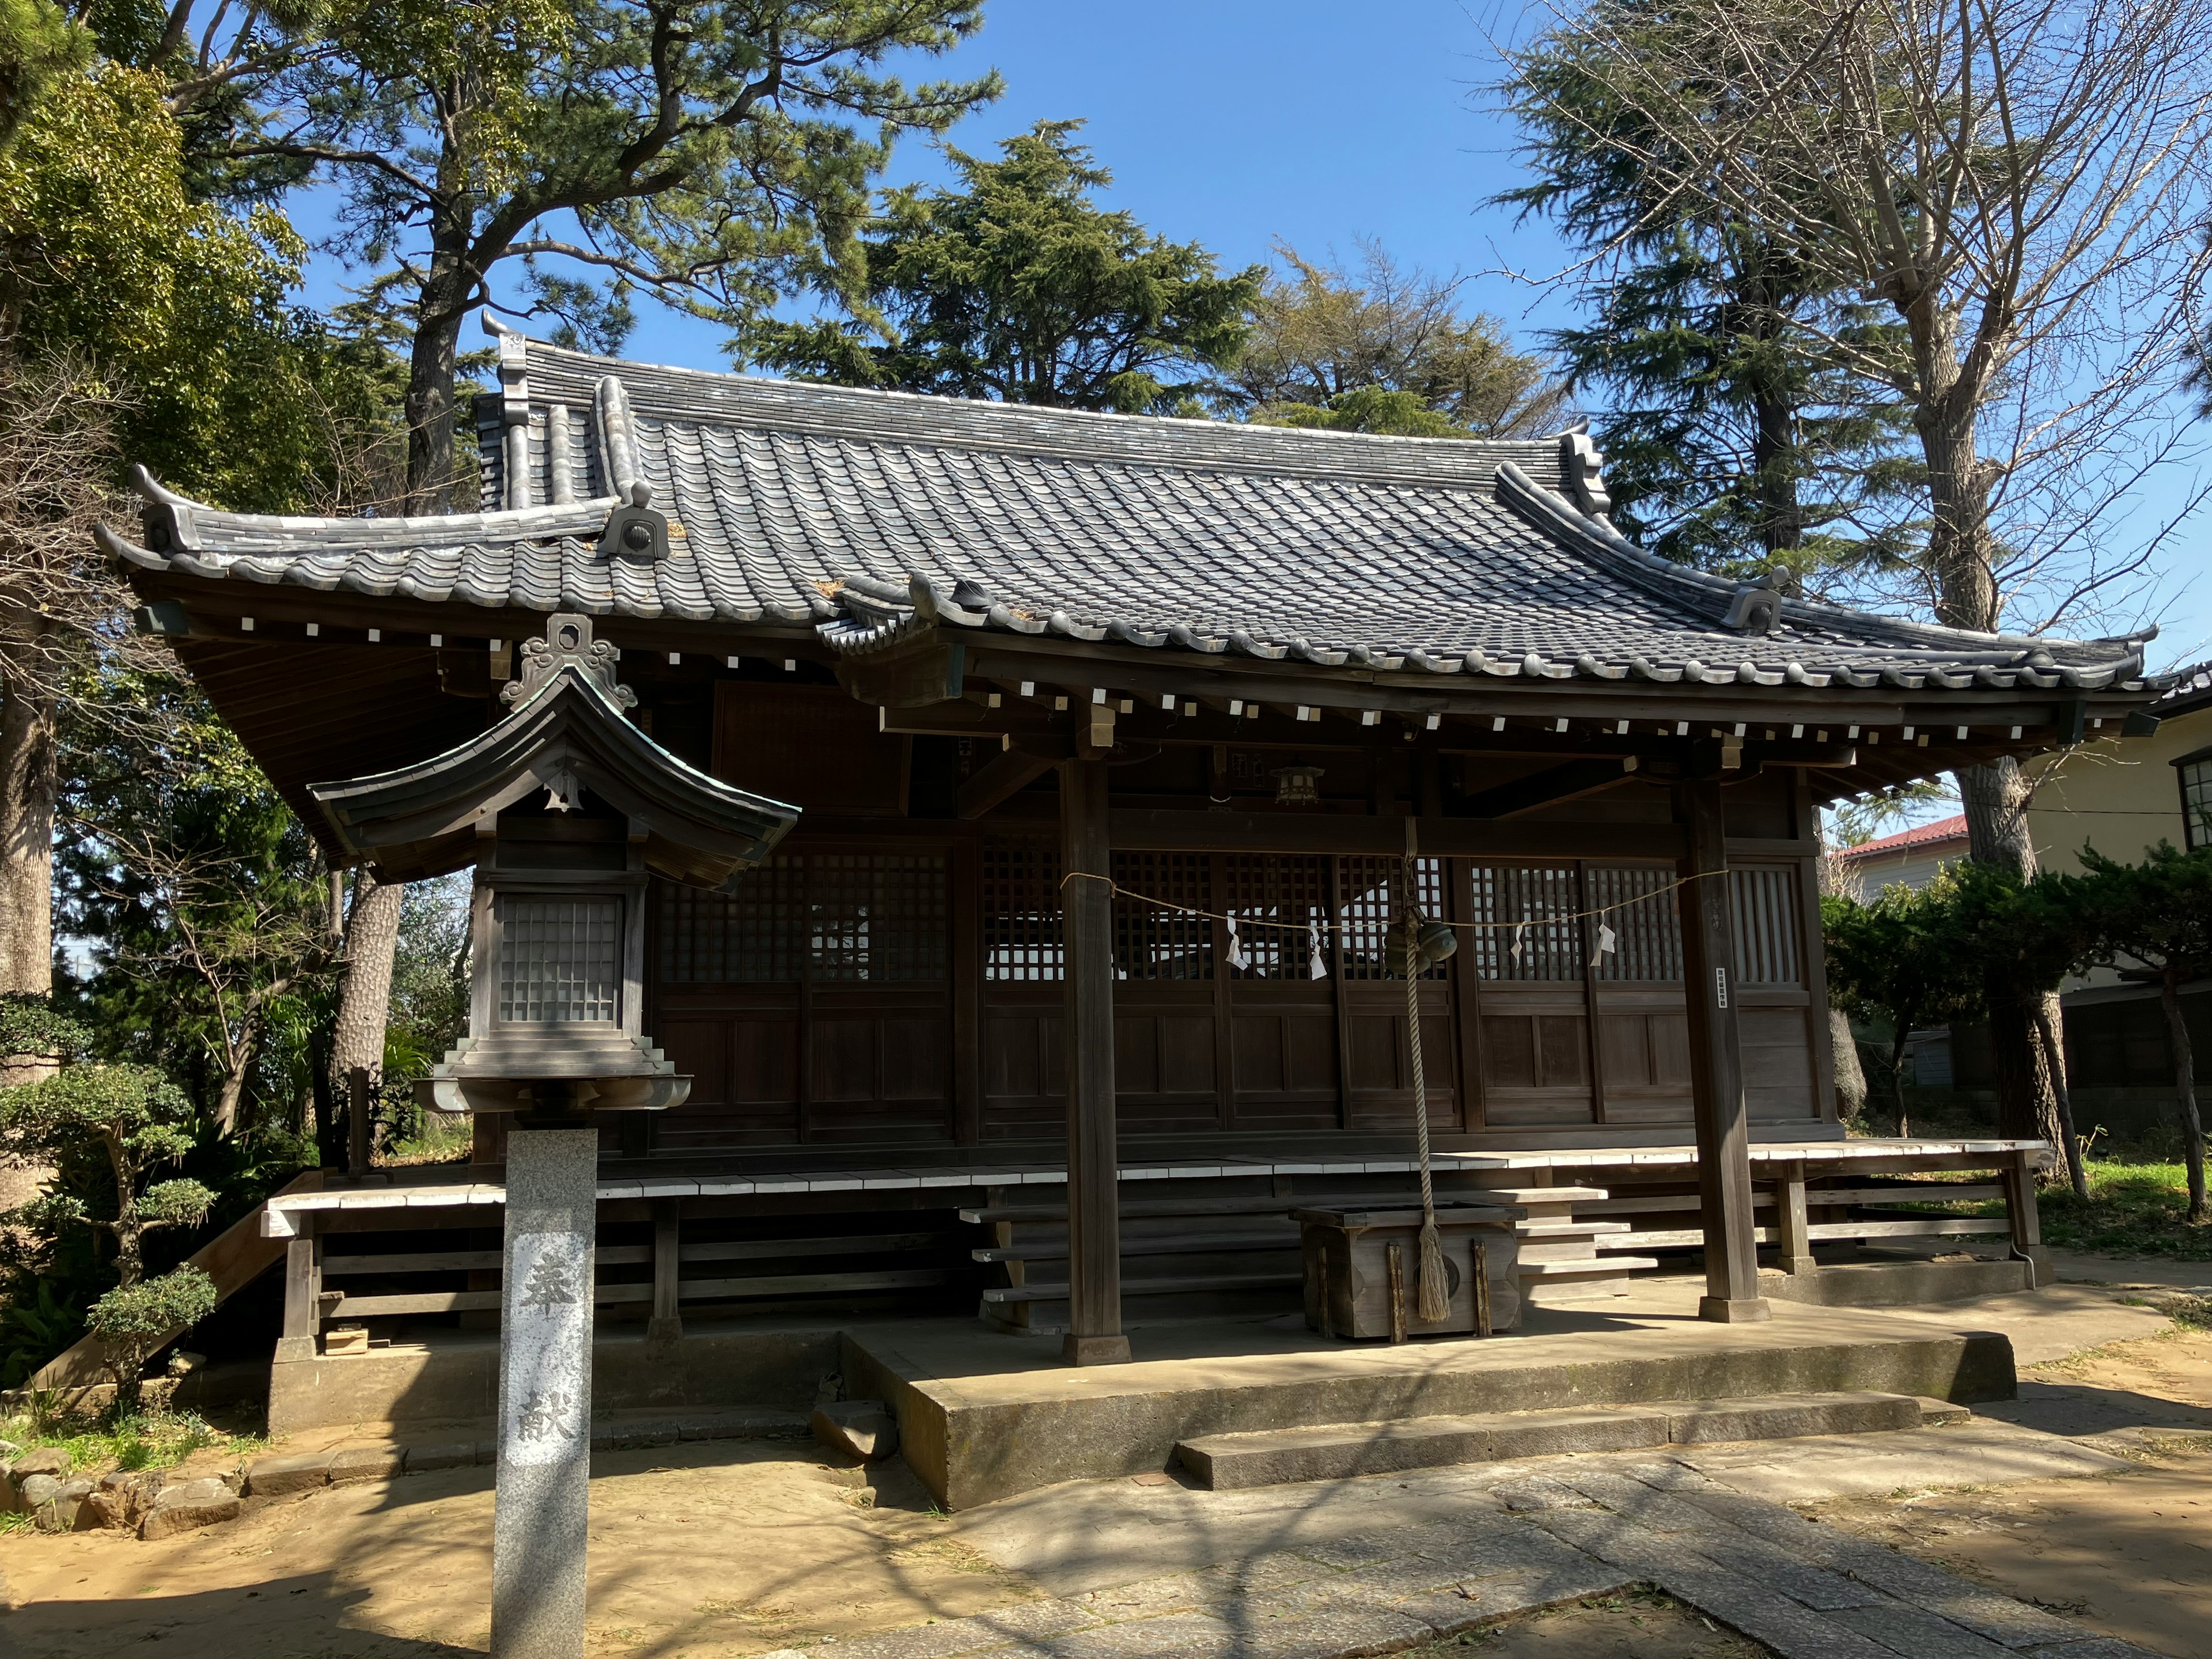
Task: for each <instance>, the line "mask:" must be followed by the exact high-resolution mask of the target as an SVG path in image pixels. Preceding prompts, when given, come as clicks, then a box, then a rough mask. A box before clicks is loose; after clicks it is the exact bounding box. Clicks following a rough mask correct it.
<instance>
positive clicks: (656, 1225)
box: [602, 1198, 684, 1342]
mask: <svg viewBox="0 0 2212 1659" xmlns="http://www.w3.org/2000/svg"><path fill="white" fill-rule="evenodd" d="M681 1201H682V1200H678V1199H673V1198H659V1199H655V1200H653V1314H652V1316H651V1317H650V1318H648V1319H647V1321H646V1324H645V1334H646V1340H647V1341H651V1342H674V1341H677V1340H679V1339H681V1338H682V1336H683V1334H684V1320H683V1317H682V1315H681V1313H680V1312H679V1310H678V1299H679V1297H680V1295H681V1286H680V1282H679V1280H678V1273H679V1271H680V1268H679V1264H680V1263H681V1262H682V1261H683V1258H684V1247H683V1238H682V1233H683V1224H682V1211H681V1209H680V1208H679V1205H680V1204H681ZM602 1254H603V1255H604V1253H602Z"/></svg>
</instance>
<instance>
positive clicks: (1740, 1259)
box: [1675, 778, 1771, 1324]
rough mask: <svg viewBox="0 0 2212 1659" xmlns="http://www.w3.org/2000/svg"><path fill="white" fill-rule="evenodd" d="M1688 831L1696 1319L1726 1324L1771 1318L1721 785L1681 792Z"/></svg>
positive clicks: (1705, 782) (1687, 988)
mask: <svg viewBox="0 0 2212 1659" xmlns="http://www.w3.org/2000/svg"><path fill="white" fill-rule="evenodd" d="M1675 814H1676V817H1678V818H1679V819H1680V822H1681V823H1682V826H1683V828H1684V829H1685V830H1686V832H1687V841H1688V847H1687V849H1686V856H1685V857H1684V859H1683V860H1682V864H1681V874H1682V875H1683V877H1684V878H1685V880H1684V881H1683V884H1682V885H1681V886H1680V887H1679V888H1677V889H1676V892H1677V894H1678V895H1679V896H1680V909H1681V918H1682V970H1683V978H1684V985H1683V990H1684V992H1685V993H1686V995H1685V998H1684V1000H1685V1001H1686V1003H1687V1005H1688V1010H1689V1016H1690V1085H1691V1089H1692V1093H1693V1097H1694V1101H1693V1109H1692V1115H1693V1117H1694V1119H1695V1121H1696V1123H1697V1133H1698V1200H1699V1210H1700V1212H1701V1219H1702V1222H1703V1225H1704V1228H1705V1297H1704V1298H1703V1299H1702V1300H1701V1301H1700V1302H1699V1304H1698V1316H1699V1318H1700V1319H1710V1320H1714V1321H1717V1322H1721V1323H1723V1324H1729V1323H1736V1322H1742V1321H1746V1320H1754V1319H1765V1318H1768V1317H1769V1316H1771V1310H1770V1309H1769V1308H1768V1307H1767V1305H1766V1302H1765V1298H1764V1297H1761V1296H1760V1295H1759V1244H1758V1235H1757V1234H1756V1233H1755V1232H1754V1231H1753V1207H1752V1193H1751V1136H1750V1129H1749V1127H1748V1125H1747V1122H1746V1116H1745V1110H1744V1098H1743V1045H1742V1041H1741V1036H1740V1034H1739V1032H1738V1030H1737V1026H1736V1002H1737V995H1736V973H1735V916H1734V911H1733V908H1732V906H1731V905H1730V903H1729V878H1728V843H1727V841H1726V839H1725V830H1724V827H1723V823H1722V818H1721V786H1720V781H1719V780H1718V779H1717V778H1700V779H1693V780H1692V781H1689V782H1686V783H1684V784H1682V785H1680V787H1678V789H1677V790H1676V793H1675Z"/></svg>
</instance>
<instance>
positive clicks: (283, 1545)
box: [0, 1441, 1039, 1659]
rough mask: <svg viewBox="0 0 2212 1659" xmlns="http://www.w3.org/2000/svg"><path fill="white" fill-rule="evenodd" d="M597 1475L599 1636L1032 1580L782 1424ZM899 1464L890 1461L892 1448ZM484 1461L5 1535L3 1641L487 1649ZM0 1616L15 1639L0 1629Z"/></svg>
mask: <svg viewBox="0 0 2212 1659" xmlns="http://www.w3.org/2000/svg"><path fill="white" fill-rule="evenodd" d="M593 1462H594V1465H595V1468H596V1471H597V1473H596V1474H595V1476H594V1478H593V1480H592V1583H591V1597H592V1617H591V1639H590V1650H591V1651H592V1653H594V1654H605V1655H636V1656H641V1659H642V1656H653V1659H661V1656H666V1659H678V1656H686V1659H708V1656H723V1655H739V1654H747V1653H756V1652H760V1651H763V1650H768V1649H771V1648H776V1647H781V1646H784V1645H787V1644H792V1643H795V1642H807V1641H811V1640H818V1639H819V1638H823V1637H848V1636H853V1635H857V1634H860V1633H862V1632H870V1631H876V1630H883V1629H888V1628H894V1627H896V1626H902V1625H910V1624H919V1623H921V1622H922V1621H924V1620H929V1619H935V1618H957V1617H961V1616H963V1615H964V1614H967V1613H976V1612H981V1611H982V1610H983V1609H985V1608H987V1607H1000V1606H1004V1605H1006V1604H1007V1603H1008V1602H1011V1601H1022V1600H1024V1599H1027V1598H1029V1597H1030V1596H1033V1595H1037V1594H1039V1592H1037V1591H1036V1590H1035V1589H1032V1588H1031V1587H1030V1585H1029V1584H1028V1583H1026V1582H1024V1581H1023V1580H1022V1579H1020V1578H1018V1577H1014V1576H1013V1575H1011V1574H1008V1573H1006V1572H1004V1571H1000V1569H999V1568H996V1567H994V1566H993V1565H990V1563H988V1562H987V1561H985V1560H984V1559H982V1558H981V1556H979V1555H976V1554H975V1553H974V1552H972V1551H970V1550H969V1549H968V1548H966V1547H964V1546H963V1545H961V1544H959V1543H957V1542H955V1541H952V1540H951V1539H950V1538H947V1537H945V1536H944V1535H943V1534H944V1533H945V1531H946V1523H945V1522H944V1521H943V1520H942V1519H941V1518H936V1517H933V1516H931V1514H930V1513H929V1511H928V1509H927V1498H926V1497H925V1496H924V1495H923V1494H922V1493H921V1489H920V1487H919V1486H918V1485H913V1484H912V1483H911V1478H910V1477H908V1484H909V1486H911V1490H910V1491H907V1492H900V1491H898V1490H897V1488H896V1487H895V1486H893V1485H892V1483H891V1481H890V1480H886V1481H885V1484H884V1487H883V1488H882V1489H881V1490H882V1491H883V1493H884V1497H885V1498H886V1499H887V1500H888V1499H898V1500H900V1501H902V1502H903V1503H904V1504H906V1505H907V1506H906V1507H894V1506H892V1504H891V1503H890V1502H886V1503H885V1504H884V1505H883V1506H881V1507H864V1506H863V1504H862V1502H861V1499H862V1497H863V1494H861V1493H860V1492H855V1491H854V1490H853V1489H852V1488H851V1487H849V1486H845V1485H842V1484H838V1477H839V1476H841V1475H842V1474H844V1472H843V1471H833V1470H831V1469H829V1468H827V1467H826V1466H825V1464H824V1462H823V1459H822V1458H821V1457H819V1456H817V1455H816V1454H815V1452H814V1450H813V1449H812V1448H811V1447H807V1446H804V1445H801V1444H799V1443H794V1442H788V1441H787V1442H754V1443H746V1442H738V1441H719V1442H704V1443H692V1444H686V1445H678V1446H665V1447H656V1448H653V1449H648V1450H641V1451H635V1452H615V1453H610V1454H602V1455H600V1456H599V1457H597V1458H595V1459H594V1460H593ZM894 1467H896V1466H894ZM490 1474H491V1472H490V1471H489V1469H463V1470H454V1471H451V1472H447V1473H442V1474H424V1475H410V1476H408V1477H407V1478H405V1479H404V1480H394V1481H392V1482H389V1483H387V1484H382V1485H368V1486H345V1487H337V1488H330V1489H325V1490H323V1491H320V1492H307V1493H301V1494H297V1495H295V1496H291V1497H286V1498H270V1499H268V1500H266V1501H264V1502H249V1504H247V1506H246V1514H245V1515H244V1516H241V1517H240V1519H239V1520H238V1521H237V1522H234V1523H233V1524H230V1525H228V1526H222V1527H216V1528H209V1529H208V1530H206V1531H204V1532H199V1533H192V1534H186V1535H185V1536H184V1537H181V1538H177V1539H171V1540H166V1541H161V1542H158V1543H141V1542H139V1541H137V1540H134V1539H131V1538H129V1537H126V1536H124V1535H121V1534H112V1533H78V1534H70V1535H68V1536H65V1537H58V1538H48V1537H40V1536H37V1535H33V1534H21V1533H18V1534H9V1535H8V1536H7V1537H5V1538H4V1539H0V1570H4V1571H5V1574H6V1581H7V1582H6V1590H7V1605H8V1606H9V1609H10V1611H9V1613H7V1615H6V1616H5V1618H4V1619H0V1650H7V1651H9V1652H21V1653H22V1654H24V1655H27V1656H45V1655H48V1654H52V1655H63V1654H68V1655H70V1656H78V1655H82V1654H83V1653H85V1652H87V1651H89V1650H94V1649H93V1647H88V1643H87V1638H96V1640H95V1643H94V1647H96V1648H97V1649H98V1650H103V1651H118V1650H131V1649H130V1646H129V1644H131V1643H134V1642H139V1641H158V1642H159V1643H160V1644H161V1646H160V1648H159V1651H160V1652H161V1653H163V1654H165V1655H169V1656H173V1659H197V1656H201V1655H207V1656H210V1659H217V1656H219V1659H307V1656H313V1659H341V1656H342V1659H430V1656H433V1655H453V1654H461V1653H467V1652H478V1651H482V1650H483V1649H484V1648H485V1647H486V1646H487V1645H488V1644H489V1637H490V1632H489V1607H490V1597H491V1517H492V1490H491V1480H490ZM10 1638H12V1642H13V1644H14V1645H13V1646H12V1647H11V1646H10V1645H9V1643H10Z"/></svg>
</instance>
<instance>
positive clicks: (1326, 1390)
mask: <svg viewBox="0 0 2212 1659" xmlns="http://www.w3.org/2000/svg"><path fill="white" fill-rule="evenodd" d="M1698 1290H1699V1285H1698V1283H1697V1282H1696V1281H1692V1280H1675V1279H1659V1280H1650V1279H1647V1280H1642V1281H1638V1282H1637V1284H1636V1286H1635V1293H1634V1294H1633V1295H1632V1296H1630V1297H1623V1298H1619V1299H1616V1300H1614V1301H1613V1302H1611V1303H1609V1304H1607V1305H1606V1306H1605V1307H1604V1308H1603V1309H1602V1310H1596V1309H1587V1310H1585V1309H1576V1310H1567V1309H1547V1310H1536V1311H1534V1312H1532V1313H1531V1314H1530V1316H1529V1317H1528V1321H1527V1323H1526V1324H1525V1326H1524V1328H1523V1329H1522V1331H1521V1332H1519V1333H1517V1334H1513V1335H1510V1336H1500V1337H1493V1338H1491V1339H1489V1340H1480V1339H1475V1338H1447V1339H1439V1340H1431V1341H1425V1342H1409V1343H1407V1344H1404V1345H1402V1346H1390V1345H1388V1344H1383V1345H1361V1346H1354V1345H1352V1344H1350V1343H1346V1342H1332V1341H1328V1340H1324V1339H1322V1337H1320V1336H1318V1335H1317V1334H1314V1333H1311V1332H1309V1331H1307V1330H1306V1329H1305V1328H1304V1321H1303V1320H1300V1319H1297V1318H1296V1317H1292V1318H1290V1319H1281V1320H1274V1321H1269V1322H1255V1323H1237V1322H1223V1321H1215V1322H1206V1323H1203V1324H1193V1325H1188V1326H1175V1325H1164V1326H1158V1327H1152V1328H1137V1329H1135V1330H1133V1332H1132V1334H1131V1342H1132V1346H1133V1347H1134V1349H1135V1351H1136V1353H1137V1356H1138V1358H1137V1359H1136V1361H1135V1362H1134V1363H1133V1364H1126V1365H1111V1366H1097V1367H1090V1368H1083V1369H1071V1368H1069V1367H1067V1366H1066V1365H1063V1364H1061V1363H1060V1356H1059V1346H1058V1344H1057V1343H1056V1342H1046V1341H1042V1340H1037V1339H1034V1338H1025V1337H1020V1336H1015V1335H1011V1334H1003V1333H998V1332H990V1331H981V1330H978V1329H977V1328H975V1327H973V1326H966V1325H957V1324H953V1323H951V1322H920V1321H915V1322H908V1323H896V1322H884V1323H874V1324H867V1325H860V1324H854V1325H852V1326H849V1327H848V1328H847V1330H846V1333H845V1336H844V1353H843V1372H844V1376H845V1386H846V1389H847V1392H848V1394H849V1395H863V1396H866V1397H870V1398H879V1399H883V1400H884V1401H888V1402H890V1405H891V1406H892V1407H893V1409H894V1410H895V1411H896V1413H897V1414H898V1418H899V1437H900V1444H901V1449H902V1454H903V1455H904V1456H905V1458H906V1460H907V1462H908V1464H909V1465H910V1466H911V1467H912V1468H913V1469H914V1471H915V1474H917V1475H918V1476H919V1477H920V1478H921V1480H922V1482H923V1484H924V1485H925V1486H927V1487H928V1488H929V1489H930V1491H931V1492H933V1494H934V1495H935V1497H936V1498H937V1499H938V1501H939V1503H941V1504H944V1505H945V1507H946V1508H947V1509H951V1510H963V1509H969V1508H972V1507H973V1506H975V1505H976V1504H987V1503H992V1502H994V1501H996V1500H998V1499H1000V1498H1008V1497H1012V1496H1013V1495H1014V1494H1016V1493H1018V1492H1027V1491H1030V1490H1031V1489H1033V1488H1035V1487H1039V1486H1049V1485H1052V1484H1054V1483H1055V1482H1058V1481H1062V1480H1096V1479H1102V1478H1107V1477H1111V1476H1118V1475H1130V1474H1146V1473H1149V1472H1152V1471H1157V1470H1164V1469H1166V1468H1169V1467H1170V1462H1171V1460H1172V1458H1173V1455H1174V1452H1175V1448H1176V1443H1178V1442H1180V1441H1184V1440H1189V1439H1193V1438H1194V1437H1201V1436H1206V1435H1218V1434H1229V1433H1237V1432H1249V1431H1257V1430H1264V1429H1282V1428H1295V1427H1304V1426H1307V1425H1316V1424H1330V1423H1358V1422H1365V1423H1376V1422H1389V1421H1396V1420H1401V1419H1408V1418H1416V1417H1441V1416H1468V1415H1479V1414H1483V1413H1496V1412H1503V1411H1533V1410H1565V1409H1569V1408H1571V1407H1587V1406H1595V1405H1634V1404H1638V1403H1640V1402H1648V1401H1686V1400H1694V1401H1729V1400H1742V1399H1748V1398H1751V1397H1753V1396H1758V1395H1777V1394H1814V1393H1856V1394H1870V1393H1871V1394H1889V1395H1927V1396H1930V1397H1933V1398H1936V1399H1939V1400H1948V1401H1957V1402H1959V1403H1961V1404H1972V1403H1973V1402H1975V1401H1995V1400H2009V1399H2011V1398H2013V1396H2014V1395H2015V1376H2014V1368H2013V1352H2012V1345H2011V1343H2010V1342H2009V1341H2008V1340H2007V1339H2006V1338H2005V1337H2004V1336H2003V1335H2002V1334H1998V1333H1996V1332H1993V1331H1978V1332H1977V1331H1960V1330H1956V1329H1950V1330H1946V1329H1943V1328H1941V1327H1940V1326H1939V1325H1936V1324H1935V1323H1934V1322H1927V1321H1917V1322H1916V1321H1906V1320H1901V1319H1898V1318H1895V1317H1893V1316H1888V1315H1885V1314H1882V1313H1879V1312H1874V1311H1869V1310H1858V1309H1836V1308H1818V1309H1815V1308H1808V1307H1802V1306H1793V1305H1791V1304H1776V1305H1775V1308H1774V1317H1773V1318H1772V1320H1771V1321H1770V1322H1765V1323H1760V1324H1746V1325H1725V1326H1724V1325H1713V1324H1706V1323H1704V1322H1700V1321H1699V1319H1698V1318H1697V1317H1696V1303H1697V1294H1698Z"/></svg>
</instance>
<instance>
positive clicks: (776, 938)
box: [655, 854, 806, 985]
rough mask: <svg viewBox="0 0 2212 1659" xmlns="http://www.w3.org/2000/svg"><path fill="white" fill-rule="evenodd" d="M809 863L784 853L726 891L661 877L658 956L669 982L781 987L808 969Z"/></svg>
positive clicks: (662, 976) (741, 877)
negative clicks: (804, 940) (803, 943)
mask: <svg viewBox="0 0 2212 1659" xmlns="http://www.w3.org/2000/svg"><path fill="white" fill-rule="evenodd" d="M805 874H806V872H805V860H802V859H799V858H798V857H796V856H793V855H792V854H776V855H775V857H773V858H770V859H769V860H766V861H765V862H763V863H762V864H759V865H757V866H754V867H753V868H751V869H750V870H746V871H744V872H740V873H739V875H738V878H737V880H736V881H735V882H734V883H733V884H732V887H731V889H730V890H729V891H727V892H721V893H708V892H702V891H701V890H699V889H698V888H696V887H686V886H684V885H683V884H680V883H678V882H672V881H671V882H661V883H659V884H658V886H659V915H658V916H657V917H656V919H655V920H656V921H657V923H658V927H657V929H656V932H657V938H656V941H655V955H656V956H657V957H658V958H659V965H660V980H661V983H663V984H664V985H775V984H788V983H790V982H792V981H796V980H797V979H798V978H799V976H800V975H801V974H802V973H803V972H804V971H805V963H804V959H803V957H802V953H801V950H800V945H799V940H800V927H801V924H802V923H803V922H804V921H805V915H806V898H805Z"/></svg>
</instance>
